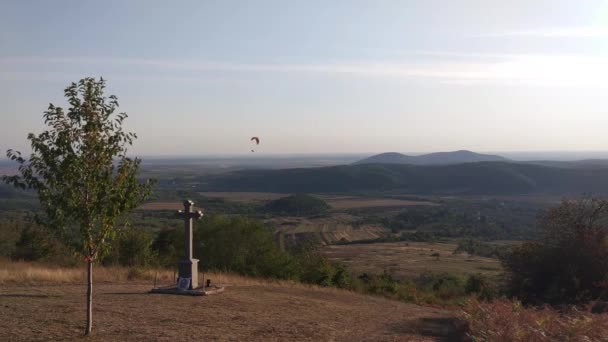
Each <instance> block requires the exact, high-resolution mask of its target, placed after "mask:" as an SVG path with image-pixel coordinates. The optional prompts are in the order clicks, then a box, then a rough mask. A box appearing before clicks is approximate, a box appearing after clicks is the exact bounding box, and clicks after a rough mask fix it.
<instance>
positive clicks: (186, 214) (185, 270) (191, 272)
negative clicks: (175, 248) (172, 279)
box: [176, 200, 203, 290]
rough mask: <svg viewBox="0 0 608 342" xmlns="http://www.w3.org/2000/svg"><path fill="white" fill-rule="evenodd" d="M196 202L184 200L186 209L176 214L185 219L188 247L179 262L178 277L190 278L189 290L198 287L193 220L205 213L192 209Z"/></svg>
mask: <svg viewBox="0 0 608 342" xmlns="http://www.w3.org/2000/svg"><path fill="white" fill-rule="evenodd" d="M193 207H194V202H192V201H190V200H186V201H184V210H180V211H178V212H177V214H176V216H177V217H179V218H183V219H184V223H185V224H184V236H185V237H186V244H185V245H186V248H185V253H184V259H183V260H180V261H179V262H178V266H177V269H178V277H179V279H190V286H189V287H188V290H193V289H196V288H197V287H198V259H194V258H192V220H193V219H197V220H198V219H200V218H201V217H203V213H202V212H201V211H200V210H199V211H192V208H193Z"/></svg>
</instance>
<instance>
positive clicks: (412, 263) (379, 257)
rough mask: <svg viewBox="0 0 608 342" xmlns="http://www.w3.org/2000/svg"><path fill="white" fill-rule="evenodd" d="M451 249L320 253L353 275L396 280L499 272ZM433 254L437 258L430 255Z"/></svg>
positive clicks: (360, 248)
mask: <svg viewBox="0 0 608 342" xmlns="http://www.w3.org/2000/svg"><path fill="white" fill-rule="evenodd" d="M455 248H456V244H452V243H429V242H390V243H373V244H352V245H330V246H325V247H324V248H323V253H324V254H325V255H327V257H329V258H330V259H331V260H336V261H340V262H342V263H344V264H346V265H347V266H348V269H349V270H350V271H351V272H354V273H356V274H360V273H364V272H366V273H374V274H378V273H382V272H383V271H388V272H389V273H391V274H392V275H393V276H395V277H396V278H411V277H416V276H418V275H420V274H422V273H425V272H434V273H443V272H445V273H452V274H472V273H483V274H486V275H489V276H494V275H497V274H498V273H499V272H500V271H501V270H502V268H501V265H500V262H499V261H498V260H497V259H492V258H484V257H478V256H469V255H467V254H466V253H462V254H453V253H452V252H453V251H454V249H455ZM434 253H439V254H440V256H439V257H438V258H437V257H434V256H432V254H434Z"/></svg>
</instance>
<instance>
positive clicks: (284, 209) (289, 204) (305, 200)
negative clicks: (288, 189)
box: [265, 194, 330, 216]
mask: <svg viewBox="0 0 608 342" xmlns="http://www.w3.org/2000/svg"><path fill="white" fill-rule="evenodd" d="M329 208H330V207H329V205H328V204H327V203H326V202H325V201H323V200H322V199H319V198H317V197H314V196H310V195H303V194H298V195H292V196H287V197H283V198H279V199H277V200H274V201H271V202H269V203H268V204H267V205H266V206H265V209H266V211H268V212H270V213H272V214H274V215H286V216H313V215H320V214H323V213H325V212H327V211H328V210H329Z"/></svg>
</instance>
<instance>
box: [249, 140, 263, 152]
mask: <svg viewBox="0 0 608 342" xmlns="http://www.w3.org/2000/svg"><path fill="white" fill-rule="evenodd" d="M249 141H255V145H256V146H258V145H259V144H260V138H258V137H251V139H249ZM251 152H255V149H251Z"/></svg>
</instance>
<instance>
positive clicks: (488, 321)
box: [463, 300, 608, 342]
mask: <svg viewBox="0 0 608 342" xmlns="http://www.w3.org/2000/svg"><path fill="white" fill-rule="evenodd" d="M463 315H464V319H466V320H467V321H468V322H469V329H470V335H471V337H473V338H474V340H475V341H487V342H492V341H512V342H519V341H521V342H537V341H538V342H540V341H581V342H582V341H608V313H604V314H591V313H590V312H588V311H587V310H585V311H580V310H576V309H572V310H570V311H568V312H559V311H556V310H554V309H551V308H549V307H543V308H525V307H522V305H521V304H520V303H519V302H511V301H509V300H496V301H493V302H491V303H480V302H478V301H475V300H471V301H469V302H468V303H467V304H466V305H465V307H464V310H463Z"/></svg>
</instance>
